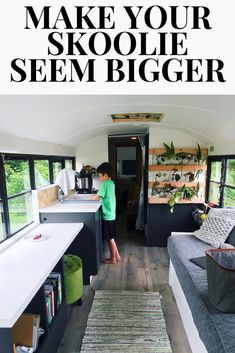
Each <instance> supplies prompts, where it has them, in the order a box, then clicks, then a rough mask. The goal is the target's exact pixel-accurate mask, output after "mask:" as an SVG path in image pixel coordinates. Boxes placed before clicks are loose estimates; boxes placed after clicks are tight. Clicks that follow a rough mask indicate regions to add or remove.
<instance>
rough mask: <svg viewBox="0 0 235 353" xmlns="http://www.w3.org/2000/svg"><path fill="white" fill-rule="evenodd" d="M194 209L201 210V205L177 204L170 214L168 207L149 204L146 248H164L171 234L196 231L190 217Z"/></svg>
mask: <svg viewBox="0 0 235 353" xmlns="http://www.w3.org/2000/svg"><path fill="white" fill-rule="evenodd" d="M196 208H201V204H177V205H175V206H174V212H173V213H171V212H170V209H169V206H168V205H165V204H149V205H148V224H147V232H146V241H147V246H160V247H166V246H167V238H168V237H169V236H170V235H171V232H193V231H194V230H196V229H198V225H197V224H196V222H195V221H194V219H193V217H192V212H193V211H194V210H195V209H196Z"/></svg>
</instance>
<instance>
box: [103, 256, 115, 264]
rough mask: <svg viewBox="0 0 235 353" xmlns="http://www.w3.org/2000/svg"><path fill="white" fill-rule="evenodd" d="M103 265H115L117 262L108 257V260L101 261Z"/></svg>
mask: <svg viewBox="0 0 235 353" xmlns="http://www.w3.org/2000/svg"><path fill="white" fill-rule="evenodd" d="M103 263H104V264H116V263H117V261H116V259H112V258H111V257H110V258H109V259H105V260H104V261H103Z"/></svg>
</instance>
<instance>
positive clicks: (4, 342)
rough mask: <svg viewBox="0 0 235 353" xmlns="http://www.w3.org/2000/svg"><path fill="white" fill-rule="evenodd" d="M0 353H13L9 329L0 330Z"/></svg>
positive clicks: (10, 330)
mask: <svg viewBox="0 0 235 353" xmlns="http://www.w3.org/2000/svg"><path fill="white" fill-rule="evenodd" d="M0 353H13V337H12V329H11V328H0Z"/></svg>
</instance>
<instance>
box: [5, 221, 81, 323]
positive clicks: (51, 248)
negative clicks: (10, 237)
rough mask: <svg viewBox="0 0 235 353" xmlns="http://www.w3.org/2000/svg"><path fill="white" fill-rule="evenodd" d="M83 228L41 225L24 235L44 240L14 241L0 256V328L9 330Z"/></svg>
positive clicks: (67, 225) (55, 224) (79, 225)
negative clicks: (35, 236) (39, 235)
mask: <svg viewBox="0 0 235 353" xmlns="http://www.w3.org/2000/svg"><path fill="white" fill-rule="evenodd" d="M82 228H83V224H82V223H70V224H62V223H59V224H57V223H54V224H41V225H39V226H37V227H35V228H34V229H32V230H31V231H30V232H29V233H28V234H27V235H31V234H37V233H40V234H43V235H46V239H45V240H42V241H38V242H37V243H35V242H34V241H30V240H26V239H25V236H23V237H22V238H20V239H19V240H17V241H16V242H15V243H14V244H12V245H11V246H9V247H8V248H7V249H5V250H4V251H3V252H2V253H1V257H0V269H1V271H0V283H1V291H0V327H12V326H13V325H14V323H15V322H16V320H17V319H18V317H19V316H20V315H21V313H22V312H23V311H24V310H25V308H26V306H27V305H28V304H29V302H30V301H31V300H32V298H33V297H34V295H35V294H36V292H37V291H38V290H39V288H40V287H41V286H42V284H43V282H44V281H45V279H46V278H47V276H48V275H49V273H50V272H51V271H52V270H53V268H54V266H55V265H56V263H57V262H58V260H59V259H60V258H61V257H62V256H63V254H64V252H65V251H66V250H67V248H68V247H69V246H70V244H72V242H73V241H74V239H75V238H76V237H77V235H78V233H80V232H81V230H82Z"/></svg>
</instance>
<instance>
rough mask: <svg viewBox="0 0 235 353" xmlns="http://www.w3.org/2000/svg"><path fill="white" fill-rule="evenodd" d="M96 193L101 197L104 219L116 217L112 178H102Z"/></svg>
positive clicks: (108, 219) (109, 219)
mask: <svg viewBox="0 0 235 353" xmlns="http://www.w3.org/2000/svg"><path fill="white" fill-rule="evenodd" d="M98 195H99V196H100V198H101V205H102V216H103V219H104V220H105V221H113V220H115V219H116V197H115V184H114V182H113V181H112V180H104V181H102V183H101V186H100V190H99V191H98Z"/></svg>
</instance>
